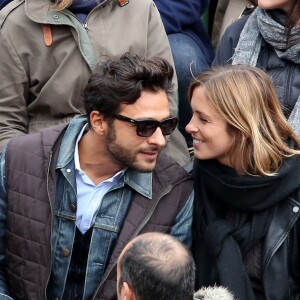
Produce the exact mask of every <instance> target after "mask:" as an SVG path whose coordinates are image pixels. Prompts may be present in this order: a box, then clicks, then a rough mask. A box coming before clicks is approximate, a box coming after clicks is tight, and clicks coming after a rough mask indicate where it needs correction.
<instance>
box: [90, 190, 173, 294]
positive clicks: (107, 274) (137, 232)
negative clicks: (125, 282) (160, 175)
mask: <svg viewBox="0 0 300 300" xmlns="http://www.w3.org/2000/svg"><path fill="white" fill-rule="evenodd" d="M171 190H172V186H171V185H168V186H167V188H166V189H165V190H164V192H163V193H161V195H160V196H159V197H158V198H157V201H156V202H155V203H154V205H152V207H151V209H150V210H149V212H148V214H147V215H146V217H145V218H144V221H143V222H142V223H141V224H140V226H139V227H138V228H137V229H136V230H135V232H134V233H133V234H132V236H131V239H133V238H135V237H136V236H137V235H138V234H139V232H140V231H141V230H142V229H143V227H144V226H145V225H146V224H147V222H148V221H149V219H150V217H151V216H152V214H153V212H154V210H155V208H156V206H157V204H158V202H159V201H160V199H161V198H162V197H164V196H165V195H167V194H168V193H169V192H170V191H171ZM116 264H117V261H115V262H114V263H113V264H112V265H111V267H110V268H109V269H108V270H106V272H105V274H104V275H103V278H102V281H101V283H100V285H99V286H98V288H97V290H96V292H95V293H94V296H93V298H92V300H94V299H96V295H97V293H98V291H99V290H100V288H101V287H102V285H103V283H104V282H105V280H106V279H107V278H108V276H109V274H110V273H111V271H112V270H113V268H114V267H115V265H116Z"/></svg>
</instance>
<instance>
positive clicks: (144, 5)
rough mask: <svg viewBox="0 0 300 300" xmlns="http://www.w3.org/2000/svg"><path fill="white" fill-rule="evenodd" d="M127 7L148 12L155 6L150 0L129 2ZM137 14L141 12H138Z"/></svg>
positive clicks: (131, 0) (130, 0) (132, 0)
mask: <svg viewBox="0 0 300 300" xmlns="http://www.w3.org/2000/svg"><path fill="white" fill-rule="evenodd" d="M128 7H131V8H134V9H143V10H150V9H151V8H153V7H156V5H155V3H154V2H153V1H152V0H143V1H141V0H129V3H128ZM139 13H141V12H140V11H139Z"/></svg>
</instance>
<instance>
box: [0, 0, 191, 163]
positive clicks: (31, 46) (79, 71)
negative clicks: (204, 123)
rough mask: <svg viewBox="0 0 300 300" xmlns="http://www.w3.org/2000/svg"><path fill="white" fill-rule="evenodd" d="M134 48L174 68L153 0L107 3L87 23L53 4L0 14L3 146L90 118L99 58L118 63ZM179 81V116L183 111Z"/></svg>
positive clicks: (22, 5)
mask: <svg viewBox="0 0 300 300" xmlns="http://www.w3.org/2000/svg"><path fill="white" fill-rule="evenodd" d="M49 25H50V26H49ZM127 51H133V52H135V53H136V54H138V55H140V56H142V57H146V58H148V57H152V56H161V57H164V58H166V59H167V60H168V61H170V62H171V63H172V64H173V60H172V56H171V51H170V47H169V44H168V40H167V37H166V34H165V31H164V28H163V24H162V21H161V19H160V16H159V13H158V11H157V9H156V7H155V5H154V4H153V3H152V1H151V0H142V1H141V0H130V1H129V4H127V5H125V6H123V7H121V6H120V5H119V2H118V1H117V0H106V1H104V2H103V3H102V4H100V5H99V6H97V7H96V8H95V9H93V10H92V11H91V13H90V14H89V15H88V17H87V20H86V23H85V24H84V25H82V24H81V23H80V22H79V21H78V20H77V18H76V17H75V16H74V15H73V14H72V13H70V12H69V11H68V10H64V11H62V12H57V11H54V10H52V9H51V2H50V0H16V1H14V2H12V3H10V4H8V5H7V6H6V7H5V8H4V9H3V10H2V11H1V12H0V149H1V147H3V145H4V144H6V143H7V142H8V140H9V139H10V138H11V137H12V136H14V135H19V134H24V133H29V132H36V131H38V130H40V129H42V128H45V127H50V126H52V125H56V124H58V123H62V122H66V121H69V120H70V119H71V118H72V117H74V116H75V115H78V114H81V113H84V107H83V102H82V98H81V92H82V90H83V88H84V87H85V85H86V83H87V81H88V78H89V76H90V74H91V70H92V69H93V67H94V66H95V64H96V63H97V60H98V58H99V57H100V56H101V55H108V56H110V57H113V58H117V57H120V56H121V55H122V54H123V53H125V52H127ZM176 81H177V79H176V78H174V83H175V86H176V88H175V92H174V95H173V97H172V99H170V108H171V113H172V114H176V111H177V96H176V95H177V93H176V90H177V82H176ZM169 139H171V140H172V141H171V142H169V143H168V145H167V149H166V152H167V153H168V154H170V155H171V156H173V157H174V158H175V159H176V160H177V161H178V162H179V163H181V164H183V163H185V162H186V161H187V160H188V152H187V148H186V144H185V141H184V138H183V137H182V135H181V134H180V133H179V131H178V130H177V131H176V132H175V134H173V135H172V136H171V137H169Z"/></svg>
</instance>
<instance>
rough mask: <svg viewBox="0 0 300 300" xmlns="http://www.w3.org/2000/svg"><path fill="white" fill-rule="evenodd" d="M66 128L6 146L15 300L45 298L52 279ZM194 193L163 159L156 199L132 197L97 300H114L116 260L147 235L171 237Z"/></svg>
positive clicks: (8, 259) (183, 173) (183, 175)
mask: <svg viewBox="0 0 300 300" xmlns="http://www.w3.org/2000/svg"><path fill="white" fill-rule="evenodd" d="M65 128H66V125H58V126H56V127H52V128H48V129H45V130H43V131H41V132H39V133H36V134H31V135H26V136H19V137H15V138H13V139H12V140H11V141H10V143H9V144H8V147H7V151H6V164H5V165H6V182H7V197H8V212H7V237H6V271H7V281H8V285H9V289H10V292H11V296H12V297H13V298H14V299H15V300H18V299H20V300H29V299H30V300H35V299H38V300H42V299H46V287H47V284H48V281H49V278H50V275H51V230H52V222H53V218H54V204H55V184H56V176H55V166H56V160H57V156H58V153H59V145H60V141H61V138H60V136H61V135H62V134H63V132H64V129H65ZM174 174H176V176H174ZM192 188H193V183H192V180H191V178H190V176H189V175H188V173H187V172H186V171H185V170H184V169H182V168H181V167H179V166H178V165H177V164H176V163H175V162H173V160H171V159H169V158H168V157H167V156H165V155H161V156H160V157H159V159H158V162H157V166H156V169H155V170H154V172H153V197H152V200H151V201H149V199H146V198H144V197H143V196H142V195H140V194H138V193H134V194H133V198H132V203H131V206H130V208H129V211H128V214H127V216H126V220H125V221H124V225H123V228H122V230H121V232H120V236H119V238H118V241H117V244H116V246H115V248H114V250H113V253H112V255H111V258H110V261H109V264H108V267H107V270H106V272H105V274H104V276H103V280H102V283H101V285H100V287H99V288H98V290H97V291H96V292H95V296H94V297H93V299H97V300H99V299H101V300H104V299H115V298H116V261H117V258H118V256H119V254H120V253H121V251H122V249H123V247H124V246H125V245H126V243H127V242H128V241H129V240H131V239H132V238H133V237H135V236H136V235H138V234H140V233H143V232H147V231H160V232H170V229H171V227H172V226H173V225H174V220H175V218H176V215H177V214H178V213H179V211H180V209H181V208H182V207H183V205H184V204H185V202H186V201H187V199H188V196H189V195H190V193H191V191H192ZM162 190H164V191H165V192H164V194H161V191H162Z"/></svg>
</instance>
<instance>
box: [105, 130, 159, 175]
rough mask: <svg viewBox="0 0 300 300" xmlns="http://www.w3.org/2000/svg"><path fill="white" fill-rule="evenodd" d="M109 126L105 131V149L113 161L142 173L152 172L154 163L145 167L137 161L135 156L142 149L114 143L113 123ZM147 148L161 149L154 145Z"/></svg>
mask: <svg viewBox="0 0 300 300" xmlns="http://www.w3.org/2000/svg"><path fill="white" fill-rule="evenodd" d="M110 128H111V129H110V130H109V132H108V133H107V137H106V149H107V152H108V153H109V155H110V156H111V158H112V159H113V160H114V161H116V162H117V163H118V164H122V165H123V166H124V167H128V168H132V169H134V170H136V171H139V172H143V173H149V172H152V171H153V170H154V168H155V165H154V166H153V167H150V166H148V167H147V166H143V165H142V164H139V163H138V159H137V156H138V153H139V151H142V149H139V150H130V149H127V148H124V147H122V146H120V145H118V144H116V130H115V128H114V126H113V124H111V127H110ZM145 150H146V149H145ZM147 150H148V151H155V152H160V151H161V149H159V148H158V147H154V146H153V147H152V148H151V149H147ZM155 163H156V162H155Z"/></svg>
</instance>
